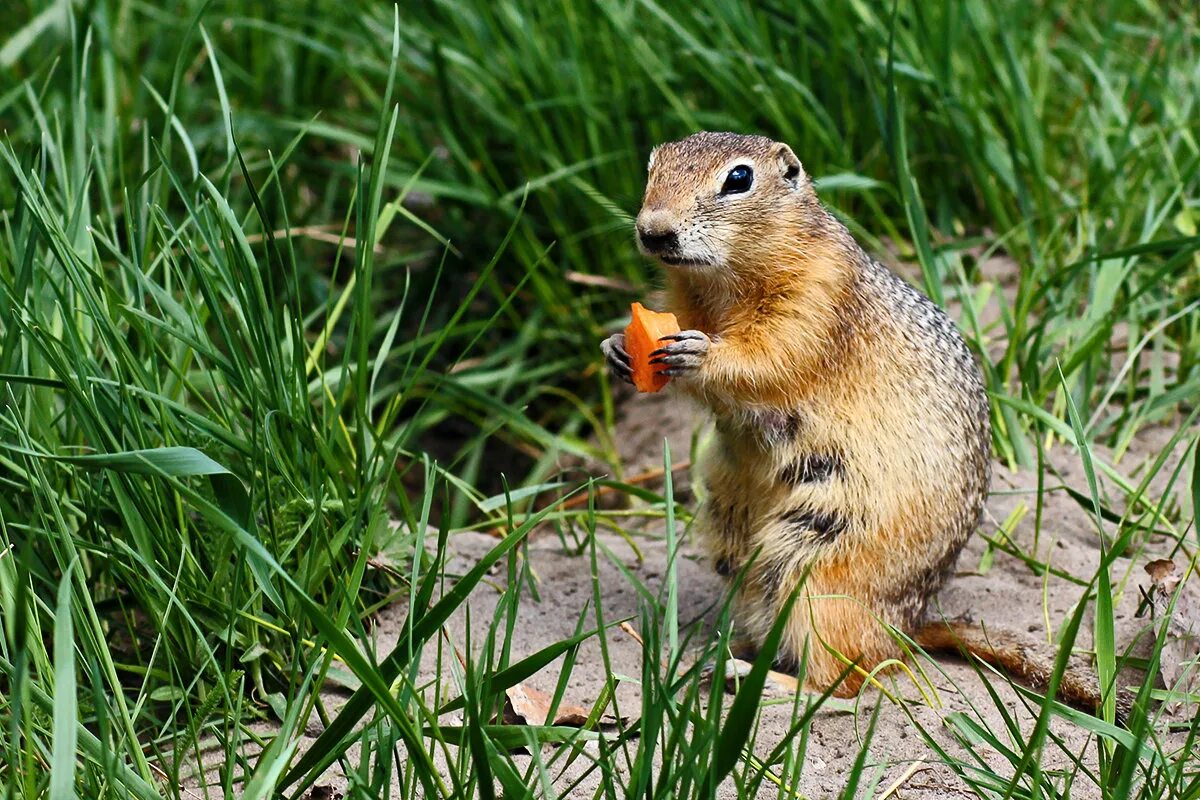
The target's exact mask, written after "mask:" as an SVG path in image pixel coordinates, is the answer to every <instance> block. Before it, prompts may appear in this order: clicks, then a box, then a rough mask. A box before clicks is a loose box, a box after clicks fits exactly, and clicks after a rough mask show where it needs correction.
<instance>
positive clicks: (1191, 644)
mask: <svg viewBox="0 0 1200 800" xmlns="http://www.w3.org/2000/svg"><path fill="white" fill-rule="evenodd" d="M1146 573H1147V574H1148V575H1149V576H1150V585H1149V587H1142V591H1143V593H1144V594H1145V596H1146V597H1147V599H1149V601H1150V606H1151V608H1152V609H1153V615H1154V619H1155V620H1157V621H1160V622H1161V624H1162V625H1164V627H1165V630H1164V632H1163V648H1162V653H1161V655H1160V659H1159V672H1160V673H1161V674H1162V679H1163V683H1164V684H1165V685H1166V687H1167V688H1168V689H1170V690H1172V691H1176V692H1186V693H1189V694H1191V693H1197V692H1200V665H1198V661H1200V659H1198V656H1200V602H1198V601H1197V598H1196V593H1195V592H1190V591H1188V590H1189V589H1191V588H1193V587H1191V586H1183V587H1182V588H1181V587H1180V585H1179V584H1180V583H1181V582H1182V581H1183V575H1181V574H1180V570H1179V569H1178V568H1177V567H1176V566H1175V562H1174V561H1171V560H1170V559H1165V558H1160V559H1158V560H1157V561H1151V562H1150V563H1149V564H1147V565H1146ZM1177 594H1178V597H1177V599H1176V595H1177ZM1173 599H1174V601H1175V608H1174V610H1172V609H1171V602H1172V600H1173ZM1183 705H1184V704H1182V703H1168V704H1167V708H1166V711H1167V713H1168V714H1171V715H1175V714H1177V713H1178V712H1179V711H1180V709H1181V708H1182V707H1183ZM1189 705H1190V704H1189Z"/></svg>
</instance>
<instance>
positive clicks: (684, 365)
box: [650, 331, 712, 377]
mask: <svg viewBox="0 0 1200 800" xmlns="http://www.w3.org/2000/svg"><path fill="white" fill-rule="evenodd" d="M659 341H660V342H669V344H665V345H663V346H662V347H660V348H658V349H657V350H655V351H654V352H652V353H651V354H650V363H651V364H662V365H664V366H666V367H667V369H663V370H659V372H660V374H662V375H666V376H668V377H675V376H678V375H684V374H686V373H687V372H688V371H690V370H694V369H696V368H697V367H699V366H700V365H701V364H702V363H704V357H705V356H707V355H708V349H709V347H710V346H711V344H712V342H711V340H710V339H709V338H708V336H707V334H705V333H704V332H703V331H680V332H679V333H673V334H671V335H669V336H663V337H662V338H660V339H659Z"/></svg>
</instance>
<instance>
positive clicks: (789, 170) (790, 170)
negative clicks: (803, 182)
mask: <svg viewBox="0 0 1200 800" xmlns="http://www.w3.org/2000/svg"><path fill="white" fill-rule="evenodd" d="M775 158H777V159H779V171H780V172H782V173H783V179H784V180H785V181H787V182H788V183H792V184H799V182H800V179H801V178H802V177H803V176H804V167H802V166H800V159H798V158H796V154H795V153H793V152H792V148H790V147H788V146H787V145H786V144H781V145H779V149H778V150H776V151H775Z"/></svg>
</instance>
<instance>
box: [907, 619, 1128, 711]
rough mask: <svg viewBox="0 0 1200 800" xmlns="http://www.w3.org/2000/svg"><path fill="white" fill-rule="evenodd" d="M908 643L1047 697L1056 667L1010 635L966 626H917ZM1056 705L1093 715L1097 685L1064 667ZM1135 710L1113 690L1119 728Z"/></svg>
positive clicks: (1090, 677)
mask: <svg viewBox="0 0 1200 800" xmlns="http://www.w3.org/2000/svg"><path fill="white" fill-rule="evenodd" d="M910 635H911V637H912V640H913V641H914V642H916V643H917V645H919V646H920V647H921V648H922V649H923V650H925V651H926V652H928V653H951V654H954V655H959V656H966V657H970V656H974V657H975V658H977V659H979V660H980V661H982V662H984V663H985V664H990V665H991V666H993V667H996V668H997V669H999V670H1001V671H1002V672H1004V673H1006V674H1007V675H1008V676H1009V677H1011V678H1012V679H1013V680H1014V681H1017V682H1019V683H1023V684H1025V685H1026V686H1029V687H1030V688H1032V689H1035V690H1038V691H1045V690H1046V689H1048V688H1049V686H1050V681H1051V678H1052V676H1053V675H1054V670H1055V665H1054V660H1053V659H1052V658H1048V657H1046V656H1044V655H1042V654H1040V653H1038V652H1036V651H1035V649H1034V648H1033V647H1032V646H1031V645H1030V643H1028V642H1024V641H1022V640H1021V639H1019V638H1018V637H1017V636H1015V635H1014V634H1012V633H1011V632H1009V631H1004V630H990V629H989V630H985V629H984V627H983V626H982V625H980V624H978V623H975V622H972V621H967V620H945V621H942V620H937V621H929V622H926V623H924V624H922V625H920V626H918V627H917V628H916V629H915V630H914V631H912V632H911V634H910ZM1055 699H1057V700H1058V701H1059V702H1062V703H1065V704H1067V705H1069V706H1072V707H1074V708H1078V709H1080V710H1081V711H1087V712H1089V713H1095V712H1096V709H1098V708H1099V707H1100V705H1101V704H1102V703H1103V700H1104V698H1103V695H1102V694H1101V691H1100V682H1099V679H1098V678H1097V677H1096V676H1095V675H1094V674H1092V673H1091V672H1090V671H1087V670H1080V669H1075V668H1070V667H1068V668H1067V669H1065V670H1064V671H1063V673H1062V676H1061V677H1060V679H1059V682H1058V689H1057V691H1056V692H1055ZM1132 708H1133V695H1132V694H1130V693H1129V692H1128V691H1126V690H1124V689H1118V690H1117V722H1118V723H1119V724H1121V725H1125V724H1126V722H1127V721H1128V718H1129V714H1130V712H1131V711H1132Z"/></svg>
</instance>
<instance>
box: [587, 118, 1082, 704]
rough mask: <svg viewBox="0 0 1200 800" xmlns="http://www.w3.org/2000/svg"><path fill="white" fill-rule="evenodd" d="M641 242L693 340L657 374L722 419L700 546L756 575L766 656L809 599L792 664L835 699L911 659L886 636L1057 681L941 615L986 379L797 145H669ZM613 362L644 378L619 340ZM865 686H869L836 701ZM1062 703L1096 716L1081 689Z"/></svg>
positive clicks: (641, 225) (669, 348) (753, 625)
mask: <svg viewBox="0 0 1200 800" xmlns="http://www.w3.org/2000/svg"><path fill="white" fill-rule="evenodd" d="M636 227H637V241H638V246H639V248H640V249H641V251H642V252H643V253H644V254H646V255H648V256H652V257H653V258H655V259H657V260H658V261H659V262H661V263H662V264H663V265H664V266H665V267H666V279H667V290H668V298H669V299H668V304H667V309H668V310H670V311H672V312H674V313H675V314H676V316H677V317H678V319H679V323H680V325H681V326H682V327H683V328H684V330H683V332H681V333H680V334H678V335H676V336H673V337H667V339H665V340H663V347H662V349H661V350H659V351H657V353H656V354H654V355H655V356H656V358H655V359H654V362H657V363H659V364H662V365H664V367H665V370H666V371H667V373H668V374H669V375H671V377H672V381H671V386H673V387H675V389H676V390H680V391H683V392H685V393H686V394H687V395H689V396H691V397H692V398H694V399H695V400H697V401H699V402H700V403H701V404H703V405H705V406H707V407H708V408H709V409H710V410H711V412H712V414H713V416H714V418H715V421H716V439H717V440H716V442H715V446H714V447H713V448H711V450H710V453H711V455H710V456H709V458H708V460H707V463H706V464H705V483H706V486H707V489H708V499H707V501H706V503H705V505H704V507H703V508H702V509H701V510H700V512H699V516H698V518H697V522H696V527H697V529H698V531H699V532H700V535H701V537H702V540H703V542H704V544H705V546H706V547H707V550H708V552H709V554H710V555H711V557H712V559H713V562H714V564H715V566H716V569H717V571H718V572H720V573H721V574H722V575H726V576H733V575H737V574H738V573H739V571H741V570H743V569H744V570H745V575H744V580H743V582H742V584H741V588H740V591H739V596H738V599H737V611H736V619H737V623H738V625H739V626H740V627H741V628H742V629H743V632H744V633H745V634H748V635H749V637H750V638H751V639H752V640H756V641H761V640H762V638H763V637H764V636H765V635H766V633H767V631H768V630H769V629H770V627H771V625H772V623H773V622H774V621H775V619H776V617H777V614H778V612H779V611H780V609H781V608H782V606H783V605H784V603H785V602H786V601H787V599H788V597H789V596H790V595H791V594H792V592H793V590H795V589H796V588H797V587H798V586H800V585H801V584H803V586H802V588H801V589H800V602H798V603H797V604H796V606H795V608H794V610H793V612H792V616H791V619H790V620H789V622H788V626H787V630H786V634H785V639H784V642H783V645H782V648H781V661H782V662H783V663H784V664H785V665H787V666H791V667H793V668H794V667H796V666H797V665H798V664H799V663H800V662H801V659H802V654H803V653H804V651H805V649H806V648H807V650H808V654H807V662H806V663H807V672H806V687H807V688H809V689H814V690H825V689H827V688H829V687H830V686H832V685H834V684H835V682H836V681H837V679H838V677H839V676H840V675H842V674H843V673H844V672H845V671H846V664H847V663H848V662H847V661H846V660H843V659H848V660H849V661H854V662H857V663H858V665H859V666H860V667H861V668H862V669H863V670H866V671H869V670H871V669H872V668H874V667H875V666H877V665H879V664H881V663H882V662H884V661H886V660H887V659H892V658H898V657H901V656H902V653H903V651H902V649H901V647H900V646H899V644H898V643H897V640H896V637H895V636H894V634H893V633H892V632H891V631H889V630H888V628H887V627H886V626H885V625H882V624H880V620H882V621H884V622H887V623H889V624H890V625H892V626H895V627H896V628H899V629H900V630H902V631H904V632H906V633H907V634H908V635H910V636H912V637H913V638H914V639H915V641H917V643H918V644H921V645H922V646H923V647H925V648H926V649H931V650H947V649H949V650H954V649H960V648H961V649H965V650H967V651H968V652H973V653H975V654H976V655H978V656H979V657H981V658H983V659H984V660H986V661H989V662H991V663H994V664H997V665H999V666H1001V667H1003V668H1004V669H1006V670H1008V671H1010V672H1011V673H1013V674H1014V677H1016V678H1017V679H1019V680H1025V681H1028V682H1030V683H1034V684H1038V683H1044V680H1045V678H1046V676H1047V674H1048V665H1047V662H1045V661H1039V660H1037V659H1035V658H1031V657H1030V656H1029V655H1028V651H1027V649H1026V648H1025V647H1023V646H1022V645H1021V644H1020V643H1019V642H1017V641H1016V640H1015V639H1014V638H1013V637H1011V636H1004V637H1003V640H1002V641H997V640H996V639H995V638H989V637H987V636H985V635H984V634H983V631H982V629H981V628H979V627H978V626H975V625H972V624H969V623H966V622H961V621H959V622H955V623H951V624H947V623H945V622H942V621H935V620H932V619H929V618H927V616H926V614H927V610H928V609H927V606H928V604H929V601H930V600H931V598H933V596H934V595H935V594H936V593H937V591H938V590H939V589H940V588H941V586H942V584H943V583H944V582H945V580H946V578H947V577H948V575H949V574H950V572H951V571H952V569H953V567H954V563H955V560H956V559H957V557H958V554H959V552H960V551H961V550H962V548H963V545H964V544H965V543H966V541H967V537H968V536H969V535H970V534H971V532H972V531H973V530H974V529H975V527H976V525H977V524H978V522H979V519H980V515H981V512H982V509H983V504H984V500H985V498H986V495H987V491H988V482H989V478H990V471H991V467H990V465H991V424H990V414H989V406H988V399H987V395H986V392H985V390H984V386H983V380H982V377H981V375H980V371H979V367H978V366H977V365H976V363H975V359H974V357H973V356H972V354H971V351H970V350H969V349H968V347H967V345H966V343H965V342H964V341H963V339H962V336H961V335H960V334H959V332H958V330H957V329H956V327H955V325H954V323H953V322H952V321H951V320H950V318H949V317H947V316H946V314H945V313H944V312H943V311H942V310H941V309H939V308H938V307H937V306H936V305H934V304H933V303H932V302H931V301H930V300H929V299H928V298H926V297H925V296H924V295H922V294H921V293H920V292H919V291H917V290H916V289H915V288H913V287H912V286H910V285H909V284H908V283H906V282H905V281H904V280H902V279H901V278H899V277H898V276H896V275H895V274H893V273H892V272H891V271H890V270H888V269H887V268H886V267H884V266H882V265H881V264H879V263H878V262H877V261H875V260H874V259H872V258H871V257H870V256H868V255H867V254H866V253H865V252H864V251H863V250H862V248H861V247H859V245H858V244H857V243H856V242H855V240H854V238H853V237H852V236H851V235H850V232H849V231H848V230H847V229H846V228H845V226H844V225H842V224H841V223H840V222H839V221H838V220H837V219H835V218H834V217H833V216H832V215H831V214H830V213H829V212H828V211H827V210H826V209H825V208H824V207H823V206H822V205H821V203H820V201H819V200H818V199H817V196H816V193H815V191H814V189H813V186H812V183H811V181H810V180H809V178H808V176H807V175H806V174H805V171H804V169H803V167H802V166H801V164H800V161H799V160H798V159H797V158H796V156H795V154H794V153H793V152H792V150H791V148H789V147H788V146H787V145H785V144H781V143H779V142H775V141H772V140H770V139H767V138H764V137H762V136H743V135H737V134H732V133H697V134H694V135H692V136H689V137H687V138H686V139H683V140H681V141H678V142H672V143H669V144H664V145H662V146H660V147H658V148H656V149H655V150H654V151H653V152H652V153H651V155H650V164H649V178H648V181H647V184H646V194H645V197H644V200H643V205H642V209H641V212H640V213H639V214H638V217H637V226H636ZM601 349H602V351H603V352H604V354H605V357H606V359H607V361H608V363H609V365H610V367H611V368H612V370H613V371H614V372H615V373H616V374H617V375H618V376H620V377H622V378H628V375H629V363H628V362H629V359H628V356H627V354H626V353H625V349H624V339H623V337H622V336H621V335H620V334H617V335H615V336H613V337H610V338H609V339H607V340H605V341H604V343H603V344H602V346H601ZM654 362H652V363H654ZM862 680H863V672H862V671H859V672H852V673H851V674H850V675H849V677H848V678H847V679H846V680H845V681H844V682H842V683H841V684H839V685H837V687H836V688H835V690H834V691H835V694H838V695H841V696H846V695H850V694H853V693H855V692H856V691H857V690H858V688H859V686H860V685H861V683H862ZM1059 691H1060V696H1061V697H1062V699H1064V700H1067V701H1070V702H1073V703H1075V704H1079V705H1085V706H1086V705H1091V706H1092V707H1094V704H1095V702H1096V700H1097V697H1098V693H1097V689H1096V684H1095V681H1094V680H1088V679H1087V678H1086V677H1085V678H1080V677H1079V676H1078V675H1076V674H1075V673H1070V674H1069V675H1068V676H1067V679H1066V680H1065V681H1064V685H1063V686H1060V689H1059Z"/></svg>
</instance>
